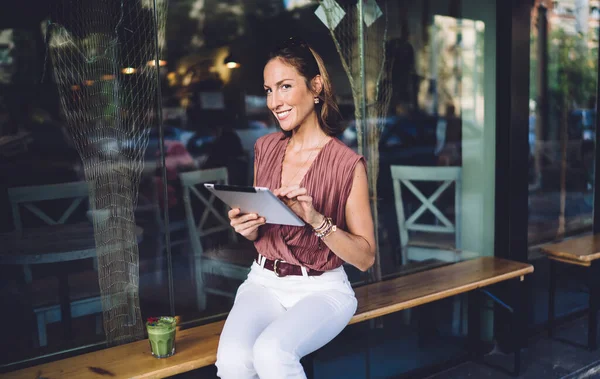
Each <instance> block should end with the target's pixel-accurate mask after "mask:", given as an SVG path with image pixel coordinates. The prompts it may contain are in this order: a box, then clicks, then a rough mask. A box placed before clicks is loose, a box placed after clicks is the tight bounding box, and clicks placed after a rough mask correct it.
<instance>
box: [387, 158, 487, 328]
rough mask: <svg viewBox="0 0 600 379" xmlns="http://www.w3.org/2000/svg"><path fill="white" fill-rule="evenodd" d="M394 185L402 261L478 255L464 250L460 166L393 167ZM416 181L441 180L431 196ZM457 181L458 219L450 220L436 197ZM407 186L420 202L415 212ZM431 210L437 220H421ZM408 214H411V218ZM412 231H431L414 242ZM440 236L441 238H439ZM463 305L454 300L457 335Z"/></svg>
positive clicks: (450, 259)
mask: <svg viewBox="0 0 600 379" xmlns="http://www.w3.org/2000/svg"><path fill="white" fill-rule="evenodd" d="M391 174H392V180H393V185H394V201H395V203H396V216H397V219H398V229H399V232H400V246H401V249H402V257H401V262H402V264H403V265H404V264H407V263H408V262H409V261H411V260H412V261H424V260H427V259H437V260H441V261H444V262H458V261H460V260H463V259H469V258H475V257H476V254H474V253H470V252H463V251H461V216H462V214H461V213H462V189H461V185H462V171H461V168H460V167H421V166H395V165H392V166H391ZM414 182H438V183H440V182H441V184H440V185H439V187H437V189H436V190H435V191H434V192H433V193H432V194H431V195H430V196H429V197H427V196H425V195H423V193H422V192H421V191H420V190H419V189H418V188H417V187H416V186H415V184H414ZM452 184H454V191H455V194H454V214H455V217H454V222H452V221H451V220H449V219H448V217H446V216H445V215H444V213H443V212H442V211H441V210H440V209H439V208H438V207H437V206H436V205H435V202H436V200H438V199H439V198H440V196H441V195H442V194H443V193H444V191H446V190H447V189H448V188H450V187H451V186H452ZM403 186H404V187H406V188H407V189H408V190H409V191H410V192H409V193H411V194H413V195H414V196H415V197H416V199H417V200H418V201H419V206H418V208H417V209H416V211H414V212H412V214H410V215H409V214H407V212H406V207H405V204H404V201H403V197H402V193H403V191H402V187H403ZM426 211H429V212H430V213H431V214H433V215H434V221H433V223H429V224H425V223H420V222H419V221H418V220H419V218H420V217H421V216H423V214H424V213H425V212H426ZM407 216H408V217H407ZM410 232H420V233H422V234H423V235H425V234H428V233H430V234H431V237H428V240H427V241H423V240H420V241H411V240H410ZM444 234H446V235H449V236H451V237H452V236H453V237H454V238H452V241H447V240H445V239H444V240H443V241H440V239H442V238H443V237H442V236H443V235H444ZM436 239H437V241H436ZM461 308H462V306H461V303H460V300H459V299H455V301H454V309H453V313H454V314H453V321H452V329H453V332H454V333H455V334H459V333H460V332H461V330H462V326H463V325H462V321H461V316H462V309H461Z"/></svg>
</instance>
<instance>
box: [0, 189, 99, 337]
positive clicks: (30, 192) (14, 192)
mask: <svg viewBox="0 0 600 379" xmlns="http://www.w3.org/2000/svg"><path fill="white" fill-rule="evenodd" d="M88 194H89V192H88V184H87V183H86V182H83V181H80V182H71V183H61V184H49V185H40V186H27V187H13V188H9V189H8V198H9V201H10V203H11V208H12V216H13V223H14V227H15V230H16V231H22V230H23V222H22V217H21V211H20V208H21V207H23V208H25V209H27V210H29V211H30V212H31V213H32V214H33V215H35V216H36V217H37V218H38V219H40V220H42V221H43V222H44V223H45V224H47V225H61V224H65V223H66V222H67V221H68V220H69V218H70V217H71V216H72V215H73V213H74V212H75V211H76V210H77V208H78V207H79V206H80V205H81V204H82V203H85V202H84V200H86V199H87V198H88ZM58 199H73V200H72V202H71V203H70V204H69V206H68V207H67V208H66V210H65V211H64V212H63V213H62V215H61V216H60V217H59V218H58V219H57V220H55V219H53V218H52V217H50V216H49V215H48V214H47V213H46V212H44V211H43V210H42V209H40V208H39V207H38V206H37V205H35V204H34V203H39V202H42V201H48V200H58ZM97 262H98V261H97V259H96V258H94V270H96V271H97ZM23 268H24V277H25V283H27V284H31V283H32V281H33V277H32V272H31V267H30V266H29V265H24V266H23ZM88 293H89V291H88ZM101 312H102V304H101V298H100V296H99V289H98V296H93V297H87V298H83V299H77V300H73V301H72V302H71V317H73V318H75V317H79V316H85V315H90V314H96V313H101ZM34 313H35V316H36V320H37V328H38V336H37V339H38V343H39V345H40V346H45V345H47V335H46V325H47V324H49V323H52V322H57V321H60V320H61V314H60V305H58V304H52V305H46V306H42V307H39V308H35V309H34ZM101 331H102V320H101V315H98V316H97V318H96V332H97V333H100V332H101Z"/></svg>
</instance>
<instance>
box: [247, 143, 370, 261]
mask: <svg viewBox="0 0 600 379" xmlns="http://www.w3.org/2000/svg"><path fill="white" fill-rule="evenodd" d="M288 139H289V137H286V136H285V135H284V134H283V133H282V132H276V133H271V134H268V135H266V136H263V137H261V138H259V139H258V140H257V141H256V144H255V145H254V154H255V158H254V159H255V164H256V185H257V186H259V187H267V188H269V189H270V190H275V189H277V188H280V187H281V171H282V166H283V159H284V155H285V150H286V146H287V143H288ZM358 162H362V164H365V159H364V157H363V156H361V155H358V154H356V153H355V152H354V151H352V150H351V149H350V148H349V147H347V146H346V145H344V143H342V142H341V141H340V140H339V139H337V138H331V139H330V140H329V141H328V142H327V143H326V144H325V146H323V148H322V149H321V151H320V152H319V153H318V155H317V156H316V157H315V159H314V161H313V163H312V164H311V166H310V168H309V169H308V171H307V172H306V175H304V177H303V178H302V181H301V182H300V186H301V187H304V188H306V189H307V191H308V194H309V195H310V196H312V197H313V206H314V208H315V210H317V211H318V212H319V213H321V214H323V215H325V216H326V217H331V218H332V220H333V223H334V224H335V225H337V227H338V228H340V229H342V230H347V229H346V202H347V200H348V196H349V195H350V190H351V188H352V181H353V179H354V170H355V168H356V164H357V163H358ZM365 169H366V165H365ZM254 245H255V247H256V250H257V251H258V252H259V253H260V254H262V255H263V256H265V257H266V258H268V259H273V260H274V259H281V260H283V261H285V262H288V263H292V264H296V265H301V266H304V267H306V268H308V269H312V270H317V271H326V270H331V269H334V268H337V267H339V266H341V265H342V264H343V263H344V261H343V260H342V259H341V258H340V257H338V256H337V255H335V254H334V253H333V252H332V251H331V250H330V249H329V248H328V247H327V245H325V244H324V243H321V244H319V238H318V237H317V236H315V234H314V232H313V229H312V227H311V226H310V225H308V224H306V225H305V226H287V225H273V224H265V225H263V226H261V227H260V228H259V237H258V238H257V240H256V241H255V242H254ZM319 245H320V246H319Z"/></svg>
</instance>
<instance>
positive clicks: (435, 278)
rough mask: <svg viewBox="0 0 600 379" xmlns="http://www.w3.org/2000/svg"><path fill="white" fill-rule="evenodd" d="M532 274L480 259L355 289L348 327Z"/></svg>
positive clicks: (508, 263) (521, 266)
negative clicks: (355, 308)
mask: <svg viewBox="0 0 600 379" xmlns="http://www.w3.org/2000/svg"><path fill="white" fill-rule="evenodd" d="M532 272H533V266H532V265H530V264H528V263H520V262H515V261H508V260H504V259H500V258H494V257H481V258H476V259H472V260H468V261H463V262H459V263H455V264H451V265H448V266H444V267H439V268H435V269H432V270H427V271H422V272H419V273H416V274H412V275H407V276H402V277H399V278H396V279H392V280H386V281H383V282H378V283H372V284H370V285H368V286H363V287H359V288H356V289H355V293H356V297H357V299H358V309H357V311H356V314H355V315H354V317H353V318H352V320H350V324H354V323H357V322H361V321H365V320H369V319H371V318H375V317H379V316H384V315H387V314H390V313H394V312H398V311H401V310H403V309H408V308H412V307H417V306H419V305H423V304H427V303H431V302H433V301H436V300H440V299H444V298H446V297H450V296H454V295H458V294H461V293H465V292H468V291H471V290H474V289H476V288H481V287H485V286H489V285H492V284H495V283H498V282H502V281H505V280H509V279H513V278H517V277H520V276H523V275H526V274H530V273H532Z"/></svg>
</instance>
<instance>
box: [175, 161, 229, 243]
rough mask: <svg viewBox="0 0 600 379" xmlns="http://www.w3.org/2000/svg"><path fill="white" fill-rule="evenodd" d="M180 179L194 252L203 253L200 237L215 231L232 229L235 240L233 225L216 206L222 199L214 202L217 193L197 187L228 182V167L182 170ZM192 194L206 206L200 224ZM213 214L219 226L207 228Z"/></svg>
mask: <svg viewBox="0 0 600 379" xmlns="http://www.w3.org/2000/svg"><path fill="white" fill-rule="evenodd" d="M179 179H180V180H181V185H182V187H183V203H184V207H185V216H186V220H187V225H188V231H189V235H190V240H191V244H192V248H193V249H194V253H195V254H201V253H202V245H201V243H200V238H202V237H206V236H208V235H210V234H213V233H218V232H222V231H230V232H231V236H232V237H231V238H232V239H234V240H235V238H236V236H235V233H233V229H232V228H231V225H230V224H229V219H228V218H227V216H226V215H225V214H222V213H221V212H220V211H219V208H217V207H215V205H221V204H220V203H219V202H220V200H218V202H217V204H214V201H215V195H213V194H212V193H208V196H207V195H206V194H205V193H202V192H200V191H198V189H197V188H196V186H197V185H200V184H203V183H219V184H228V176H227V169H226V168H225V167H219V168H213V169H207V170H197V171H190V172H182V173H180V174H179ZM192 194H193V195H194V196H195V197H196V198H197V199H198V200H200V202H202V204H204V206H205V207H204V209H203V210H202V215H201V216H200V218H199V221H198V224H196V222H195V218H194V210H193V208H192V197H191V195H192ZM211 215H212V216H213V219H214V220H216V221H217V226H211V227H208V228H206V227H205V224H206V221H207V220H209V216H211Z"/></svg>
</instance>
